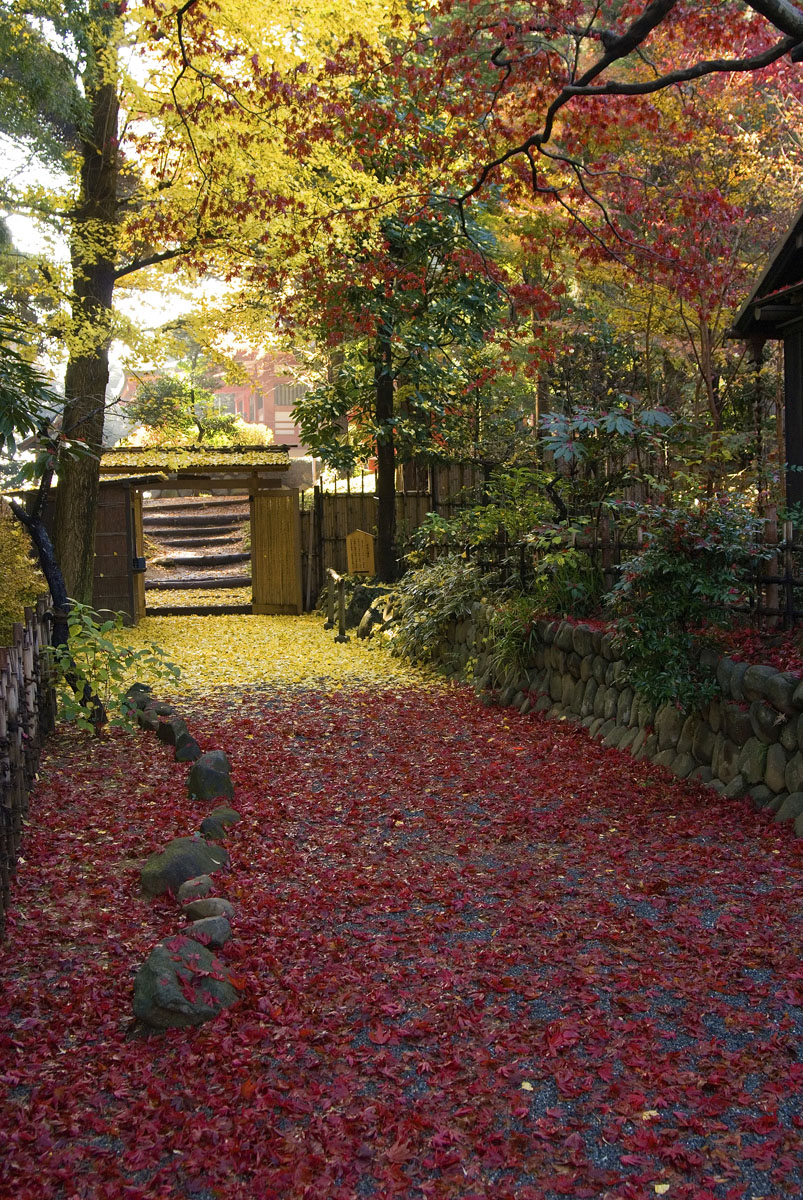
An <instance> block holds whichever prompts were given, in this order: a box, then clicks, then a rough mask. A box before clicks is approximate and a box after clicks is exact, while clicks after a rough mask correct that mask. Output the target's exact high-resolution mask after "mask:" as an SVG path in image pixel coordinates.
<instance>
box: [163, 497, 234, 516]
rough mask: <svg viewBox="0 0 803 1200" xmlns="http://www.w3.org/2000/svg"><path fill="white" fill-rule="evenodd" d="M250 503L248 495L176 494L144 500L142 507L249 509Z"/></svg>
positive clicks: (178, 509) (177, 509) (170, 510)
mask: <svg viewBox="0 0 803 1200" xmlns="http://www.w3.org/2000/svg"><path fill="white" fill-rule="evenodd" d="M248 503H249V501H248V497H247V496H176V497H170V498H161V497H160V498H158V499H156V500H144V501H143V503H142V509H143V512H152V511H159V512H173V511H175V512H186V511H187V510H188V509H192V511H193V512H195V511H196V510H200V509H204V508H238V507H242V508H244V509H245V510H246V511H247V510H248Z"/></svg>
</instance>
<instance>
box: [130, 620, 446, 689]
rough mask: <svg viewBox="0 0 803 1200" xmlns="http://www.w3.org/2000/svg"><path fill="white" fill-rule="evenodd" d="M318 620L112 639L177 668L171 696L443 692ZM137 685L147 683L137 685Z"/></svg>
mask: <svg viewBox="0 0 803 1200" xmlns="http://www.w3.org/2000/svg"><path fill="white" fill-rule="evenodd" d="M336 632H337V630H336V629H335V630H327V629H324V627H323V619H322V618H321V617H320V616H319V615H315V614H305V615H304V616H301V617H290V616H288V617H256V616H245V615H243V616H239V615H237V616H209V617H205V616H192V615H189V616H175V617H146V618H145V620H144V621H141V622H140V624H139V625H138V626H136V628H135V629H124V630H123V631H122V632H121V633H120V634H119V635H118V637H119V641H120V643H121V644H123V645H130V646H131V647H132V648H134V649H137V648H139V646H140V645H143V644H148V643H151V642H156V643H158V645H160V646H161V647H162V649H163V650H164V652H165V654H166V655H167V657H168V658H169V659H170V661H171V662H173V663H175V664H176V665H177V666H178V667H179V668H180V669H181V678H180V679H179V681H178V684H177V685H176V689H175V693H176V696H195V697H198V696H204V695H210V694H212V693H214V692H220V691H221V690H224V689H232V688H233V689H240V688H244V687H266V688H275V689H281V688H298V687H304V688H320V687H323V688H326V689H329V690H331V689H338V688H349V687H355V688H363V687H373V688H379V689H384V688H393V687H398V686H412V687H415V686H418V687H421V685H422V684H426V685H427V686H428V687H433V686H434V687H445V686H446V684H445V683H444V682H443V681H442V680H441V679H440V678H439V677H438V676H435V675H429V674H427V673H425V672H424V671H422V670H420V669H418V668H416V667H412V666H410V665H409V664H405V663H403V662H401V661H400V660H398V659H395V658H392V657H391V655H390V653H389V651H388V650H387V649H386V647H385V646H384V645H383V644H382V643H381V642H379V641H378V640H377V639H375V638H372V639H370V640H360V639H358V638H357V637H356V631H355V630H351V631H349V638H350V641H349V642H347V643H345V644H343V643H337V642H335V640H334V635H335V633H336ZM142 682H147V680H143V681H142Z"/></svg>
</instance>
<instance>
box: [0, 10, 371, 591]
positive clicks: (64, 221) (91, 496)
mask: <svg viewBox="0 0 803 1200" xmlns="http://www.w3.org/2000/svg"><path fill="white" fill-rule="evenodd" d="M255 14H256V10H253V9H251V8H249V6H247V5H242V4H236V3H232V4H224V5H215V6H214V8H212V7H211V6H209V5H207V4H200V5H196V4H194V3H192V2H191V3H189V4H184V5H183V6H178V5H175V6H172V7H168V8H167V9H165V8H164V7H163V6H161V5H152V4H148V3H137V4H133V5H131V6H128V5H127V4H126V3H125V0H120V2H116V3H110V2H108V0H78V2H77V3H74V4H70V5H67V6H65V5H62V4H61V3H59V2H58V0H2V2H1V3H0V76H1V77H2V81H3V87H2V89H0V129H1V130H2V132H3V133H4V134H5V136H6V137H7V138H8V139H9V140H11V141H12V142H13V143H14V144H15V145H16V146H17V148H18V151H19V153H20V154H25V155H29V156H31V159H32V161H33V162H34V163H36V164H38V166H39V170H40V171H41V172H44V175H43V176H40V178H39V179H38V180H37V182H36V183H35V184H32V185H31V184H22V185H16V186H15V185H14V184H13V183H12V182H7V183H6V184H5V186H4V189H3V196H2V201H3V204H4V206H5V207H6V208H7V209H8V210H9V211H14V212H16V213H24V214H27V215H29V216H31V217H32V218H35V219H36V220H37V221H38V222H39V223H40V226H44V227H45V228H50V229H51V230H53V231H54V232H55V233H56V234H57V235H58V236H59V237H61V238H62V239H63V241H64V242H65V243H66V245H67V253H68V261H66V262H64V263H59V262H58V261H54V260H53V259H52V258H49V259H45V258H44V257H43V258H42V260H41V261H40V263H39V266H38V269H39V275H40V278H41V284H42V291H43V294H45V295H47V296H48V298H49V301H50V306H51V311H50V312H49V313H47V314H46V316H45V329H44V331H43V332H44V334H45V336H46V337H48V338H49V340H50V344H51V347H52V348H55V350H56V352H58V351H61V352H62V353H63V356H64V358H65V359H66V373H65V380H64V392H65V404H64V410H63V416H62V421H61V434H60V436H61V438H62V439H63V440H64V442H67V443H72V444H75V443H78V444H79V445H82V446H85V447H86V448H87V450H88V453H83V454H79V455H72V456H69V457H65V458H64V459H63V460H62V461H61V462H60V463H59V487H58V492H57V502H56V520H55V526H56V527H55V545H56V552H57V556H58V558H59V560H60V562H61V564H62V568H63V572H64V575H65V578H66V581H67V589H68V592H69V594H70V595H72V596H74V597H76V598H77V599H82V600H87V599H89V598H90V597H91V589H92V568H93V547H94V523H95V512H96V507H97V489H98V477H99V464H98V459H97V452H98V449H99V447H100V445H101V441H102V435H103V425H104V412H105V403H106V390H107V385H108V378H109V368H108V354H109V346H110V343H111V341H112V339H113V337H114V336H115V335H116V334H118V333H120V331H121V328H122V323H121V322H120V321H119V319H118V318H117V317H116V315H115V311H114V298H115V295H116V294H117V293H119V291H120V289H121V288H125V287H131V286H132V284H134V283H135V281H136V285H138V286H145V285H147V284H149V283H150V284H153V283H154V274H155V273H158V272H159V271H160V270H161V271H162V272H163V271H164V269H165V267H166V265H167V264H173V265H175V264H177V263H182V264H183V265H184V266H186V268H187V269H188V270H191V271H192V272H193V273H194V275H195V276H196V277H197V276H198V275H199V274H202V273H204V272H206V271H210V270H214V271H215V272H217V273H218V274H219V275H221V276H225V275H229V274H231V272H232V270H233V269H234V267H235V265H236V264H237V262H238V261H240V260H241V259H243V258H246V259H248V260H256V261H259V262H262V263H264V262H265V261H267V260H269V259H270V258H271V255H272V254H273V253H274V252H275V253H281V254H282V255H286V254H287V250H288V246H291V245H292V237H291V232H292V228H293V223H294V222H295V221H297V220H298V214H299V212H300V211H302V209H303V210H304V211H305V212H307V213H313V214H314V213H315V211H316V205H315V203H310V201H309V195H310V194H311V190H312V191H314V188H315V182H316V171H319V170H320V169H321V164H322V160H323V158H325V155H323V156H322V154H321V152H320V151H318V152H316V153H315V154H313V155H311V156H310V158H311V161H309V162H304V163H302V162H301V161H300V160H298V159H296V158H294V157H293V155H292V154H290V153H288V150H287V147H286V145H285V142H284V140H283V139H282V137H280V136H279V134H278V131H280V130H281V128H282V127H283V124H284V123H285V122H286V119H287V113H288V111H289V108H291V107H292V105H293V104H294V103H296V102H297V95H298V93H297V90H295V89H292V88H290V89H288V87H287V85H286V80H285V76H284V72H286V71H288V70H290V69H292V67H293V66H294V65H296V64H298V62H299V61H300V60H301V59H302V58H310V57H313V58H314V57H316V56H317V57H320V56H321V55H323V54H324V53H325V52H326V50H327V47H329V46H331V45H332V44H334V43H337V42H339V41H340V40H342V39H343V38H345V37H348V36H350V35H351V34H352V33H354V32H355V31H357V32H359V34H360V35H361V36H362V37H369V36H376V31H377V28H378V26H379V25H381V22H382V20H383V19H388V18H389V17H390V16H391V15H392V10H391V9H388V7H387V6H378V5H376V4H372V3H370V0H369V2H368V3H366V4H364V5H359V6H352V7H349V8H346V9H343V8H342V6H341V7H339V8H336V7H335V6H334V5H329V6H327V7H325V8H324V9H320V8H319V7H318V6H314V5H304V4H298V5H291V6H287V7H286V8H285V7H283V8H282V10H281V11H279V10H276V11H273V12H271V13H270V14H267V13H262V14H261V16H260V18H259V19H256V16H255ZM212 20H213V21H214V24H210V21H212ZM327 22H328V24H327ZM335 166H336V165H333V164H332V163H329V165H328V169H329V172H330V174H331V173H335V174H337V175H338V176H343V175H345V177H346V178H345V183H343V182H342V181H341V187H343V186H345V187H347V189H348V191H349V193H350V194H353V193H354V190H355V186H356V184H355V180H354V179H353V178H352V176H353V172H351V171H350V170H348V169H347V168H345V167H344V168H343V169H342V170H340V171H339V172H338V171H336V170H335ZM42 177H45V178H49V179H50V180H51V181H52V183H51V184H47V185H44V184H43V183H42V182H41V178H42ZM305 197H307V199H306V201H305V200H304V198H305ZM322 204H323V207H324V208H326V207H327V206H328V204H329V199H328V197H326V196H325V197H324V199H323V201H322ZM318 207H319V208H320V205H319V206H318ZM279 247H281V249H279ZM162 278H163V277H162ZM158 285H159V286H164V284H163V282H161V281H160V282H159V284H158Z"/></svg>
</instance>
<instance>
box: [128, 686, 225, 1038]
mask: <svg viewBox="0 0 803 1200" xmlns="http://www.w3.org/2000/svg"><path fill="white" fill-rule="evenodd" d="M128 695H129V696H130V697H131V700H132V703H133V705H134V707H135V709H136V710H137V711H138V717H137V720H138V723H139V725H140V727H141V728H142V729H148V730H151V732H153V733H155V734H156V736H157V737H158V738H159V740H160V741H162V742H164V743H165V744H166V745H168V746H172V747H173V748H174V757H175V759H176V761H177V762H191V763H192V766H191V768H190V772H189V775H188V778H187V791H188V793H189V795H190V798H191V799H196V800H201V801H209V800H212V799H217V798H226V799H230V798H232V797H233V796H234V787H233V785H232V781H231V764H230V763H229V760H228V759H227V757H226V755H225V754H224V753H223V751H222V750H211V751H208V752H207V753H206V754H203V753H202V752H201V748H200V746H199V745H198V742H197V741H196V740H195V738H193V737H192V735H191V734H190V732H189V729H188V728H187V724H186V722H185V721H184V720H183V718H182V717H180V716H179V715H178V714H177V713H176V712H175V710H174V709H173V707H172V705H170V704H164V703H162V702H160V701H158V700H156V699H155V698H154V697H153V696H152V695H151V689H150V688H149V687H148V686H147V685H143V684H133V685H132V687H131V688H129V690H128ZM239 820H240V815H239V813H237V812H235V810H234V809H233V808H230V807H229V806H228V805H218V806H217V807H216V808H214V809H213V810H212V811H211V812H210V813H208V814H207V816H205V817H204V818H203V820H202V821H201V825H200V830H199V831H198V832H196V833H193V834H192V835H191V836H188V837H180V838H173V840H172V841H170V842H168V843H167V844H166V845H165V846H164V847H163V848H162V849H161V850H159V851H157V852H156V853H154V854H151V855H150V856H149V857H148V859H147V860H146V862H145V863H144V864H143V867H142V870H141V872H140V878H141V882H142V889H143V891H144V892H145V894H146V895H148V896H161V895H164V894H165V893H173V894H174V895H175V896H176V899H177V901H178V902H179V904H180V905H181V906H182V907H181V909H180V911H181V913H182V914H183V916H184V919H185V921H187V922H189V924H188V925H187V927H186V929H185V930H184V931H183V932H182V933H179V934H178V935H174V936H173V937H169V938H165V939H164V940H163V941H161V942H159V943H158V944H157V945H156V946H154V948H153V949H152V950H151V952H150V954H149V956H148V958H147V960H146V962H145V963H143V965H142V966H141V967H140V968H139V970H138V971H137V974H136V977H135V980H134V997H133V1008H134V1016H135V1017H136V1019H137V1021H138V1022H139V1023H140V1025H141V1026H142V1027H145V1028H148V1029H156V1030H165V1029H174V1028H175V1029H183V1028H186V1027H188V1026H193V1025H200V1024H203V1023H204V1022H205V1021H209V1020H212V1018H214V1017H216V1016H217V1015H218V1013H220V1012H221V1011H222V1010H223V1009H224V1008H229V1007H231V1006H232V1005H233V1004H235V1003H236V1001H237V999H238V990H237V988H236V986H235V985H234V984H233V983H232V979H231V977H230V975H229V974H228V972H227V970H226V967H225V964H224V963H223V962H222V961H221V960H220V959H219V958H217V957H216V956H215V955H214V954H212V952H211V951H212V950H218V949H221V948H222V947H223V946H225V944H226V942H228V941H229V939H230V938H231V925H230V923H229V918H230V917H231V916H233V915H234V906H233V905H232V904H231V903H230V902H229V901H228V900H226V899H225V898H223V897H219V896H210V895H209V893H210V892H211V891H212V890H213V887H214V884H213V882H212V878H211V875H212V873H213V872H215V871H218V870H220V869H221V868H222V867H225V866H228V863H229V855H228V851H227V850H226V849H225V846H223V845H222V844H221V843H222V842H223V841H224V840H225V838H226V836H227V834H228V832H229V829H230V828H231V827H232V826H233V825H236V824H237V822H238V821H239Z"/></svg>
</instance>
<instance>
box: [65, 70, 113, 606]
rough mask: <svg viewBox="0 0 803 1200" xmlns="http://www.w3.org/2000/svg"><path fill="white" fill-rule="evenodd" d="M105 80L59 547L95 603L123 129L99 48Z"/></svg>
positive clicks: (90, 138)
mask: <svg viewBox="0 0 803 1200" xmlns="http://www.w3.org/2000/svg"><path fill="white" fill-rule="evenodd" d="M98 62H102V63H103V67H102V68H98V70H99V73H100V77H99V78H98V80H97V84H96V86H95V87H94V89H92V90H89V91H88V93H87V99H88V101H89V105H90V111H91V122H90V128H89V129H88V130H87V131H86V132H85V134H84V136H83V137H82V140H81V190H80V196H79V201H78V205H77V210H76V214H75V217H74V219H73V226H72V238H71V247H70V252H71V258H72V271H73V296H72V323H71V329H70V336H69V355H70V357H69V362H68V364H67V374H66V378H65V382H64V392H65V400H66V403H65V407H64V419H63V425H62V429H63V433H64V435H65V437H67V438H69V439H70V440H71V441H74V440H77V441H79V442H84V443H85V444H86V446H87V447H88V451H89V453H87V454H82V455H80V456H78V457H73V458H70V459H68V460H66V461H64V462H63V463H62V465H61V466H60V468H59V486H58V491H57V494H56V514H55V530H54V542H55V551H56V558H57V559H58V561H59V563H60V564H61V568H62V571H63V573H64V579H65V582H66V585H67V591H68V594H69V595H70V596H71V597H73V598H74V599H76V600H80V601H82V602H83V603H85V604H88V603H91V601H92V576H93V566H94V555H95V519H96V514H97V502H98V488H99V478H100V462H99V459H98V455H99V452H100V447H101V442H102V439H103V419H104V415H105V408H104V406H105V402H106V386H107V384H108V380H109V343H110V341H111V315H112V296H113V293H114V279H115V276H114V271H115V262H116V258H117V185H118V153H117V126H118V116H119V103H118V98H117V82H116V79H115V78H114V75H115V67H116V62H115V56H114V52H113V48H112V47H111V46H109V47H104V48H103V49H102V51H101V49H100V48H98Z"/></svg>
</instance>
